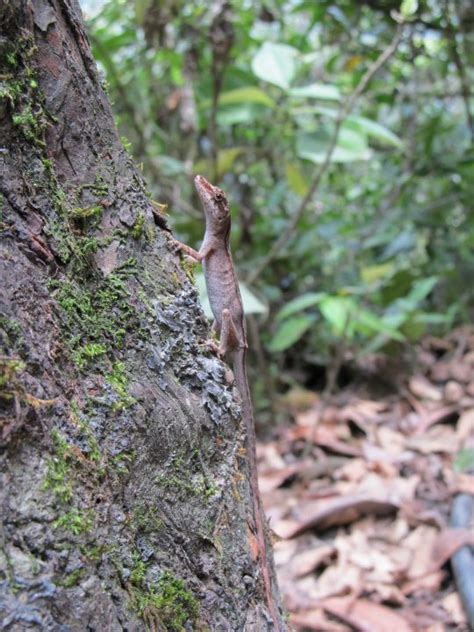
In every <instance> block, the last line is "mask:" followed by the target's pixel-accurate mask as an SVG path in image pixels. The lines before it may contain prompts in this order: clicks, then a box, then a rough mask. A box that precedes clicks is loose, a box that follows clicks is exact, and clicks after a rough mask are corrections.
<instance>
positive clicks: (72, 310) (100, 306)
mask: <svg viewBox="0 0 474 632" xmlns="http://www.w3.org/2000/svg"><path fill="white" fill-rule="evenodd" d="M50 289H51V290H52V295H53V297H54V298H55V299H56V301H57V302H58V304H59V306H60V308H61V311H62V319H63V324H64V327H63V332H64V336H65V342H66V343H67V346H68V348H69V350H70V352H71V353H72V356H73V358H74V357H75V358H76V360H78V361H79V364H80V368H84V367H86V366H87V365H88V363H89V362H90V361H91V360H94V359H96V358H97V357H98V356H99V355H103V354H106V353H109V352H111V351H113V350H114V349H116V348H119V347H121V346H122V344H123V341H124V338H125V334H126V328H127V327H130V328H131V329H133V328H135V329H138V328H139V327H138V324H137V316H136V314H135V311H134V309H133V307H132V306H131V305H130V301H129V292H128V288H127V285H126V283H125V282H124V280H123V278H122V277H121V276H119V274H111V275H109V276H108V277H107V278H106V279H101V278H97V279H96V281H95V283H94V282H92V283H90V286H89V287H84V285H82V284H81V285H80V284H79V283H78V282H77V281H75V280H70V281H69V280H63V281H54V282H52V283H50ZM112 381H113V382H114V384H113V385H114V386H115V385H117V388H124V385H123V383H121V381H120V377H119V376H118V375H117V376H116V379H115V380H114V377H112ZM124 398H125V394H124ZM129 403H130V402H129Z"/></svg>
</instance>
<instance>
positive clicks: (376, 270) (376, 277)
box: [360, 263, 394, 284]
mask: <svg viewBox="0 0 474 632" xmlns="http://www.w3.org/2000/svg"><path fill="white" fill-rule="evenodd" d="M393 268H394V265H393V263H382V264H380V265H377V266H366V267H365V268H362V269H361V271H360V277H361V279H362V281H364V283H367V284H370V283H376V282H377V281H381V280H382V279H384V278H386V277H388V276H390V274H391V273H392V272H393Z"/></svg>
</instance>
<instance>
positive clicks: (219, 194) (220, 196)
mask: <svg viewBox="0 0 474 632" xmlns="http://www.w3.org/2000/svg"><path fill="white" fill-rule="evenodd" d="M223 199H224V193H223V192H222V191H216V195H215V200H216V202H222V200H223Z"/></svg>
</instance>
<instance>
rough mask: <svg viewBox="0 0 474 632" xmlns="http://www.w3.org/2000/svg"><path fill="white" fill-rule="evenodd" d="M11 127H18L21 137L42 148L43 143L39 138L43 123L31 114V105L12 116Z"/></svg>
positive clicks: (36, 115) (39, 118)
mask: <svg viewBox="0 0 474 632" xmlns="http://www.w3.org/2000/svg"><path fill="white" fill-rule="evenodd" d="M12 121H13V125H15V126H16V127H19V128H20V130H21V132H22V134H23V136H24V137H25V138H26V139H27V140H29V141H31V142H33V143H34V144H36V145H40V146H41V147H44V146H45V144H44V141H43V140H42V139H41V138H40V136H41V134H42V133H43V132H44V128H45V123H44V121H43V120H42V119H41V117H39V116H38V114H33V111H32V109H31V105H30V104H28V105H26V106H25V107H24V108H23V109H22V110H20V112H19V113H18V114H14V115H13V116H12Z"/></svg>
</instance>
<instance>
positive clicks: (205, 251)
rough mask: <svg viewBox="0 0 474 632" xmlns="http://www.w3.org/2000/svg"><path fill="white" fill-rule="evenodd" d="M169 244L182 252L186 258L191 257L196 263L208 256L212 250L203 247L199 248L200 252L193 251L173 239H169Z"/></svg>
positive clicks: (208, 247)
mask: <svg viewBox="0 0 474 632" xmlns="http://www.w3.org/2000/svg"><path fill="white" fill-rule="evenodd" d="M171 244H172V245H173V246H174V247H175V248H176V249H177V250H181V252H184V254H186V255H188V257H191V259H193V260H194V261H198V262H201V261H202V260H203V259H205V258H206V257H207V256H208V255H210V254H211V250H212V247H211V246H205V247H203V248H201V249H200V250H194V248H191V246H188V245H186V244H183V243H182V242H180V241H178V240H177V239H175V238H174V237H172V238H171Z"/></svg>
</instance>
